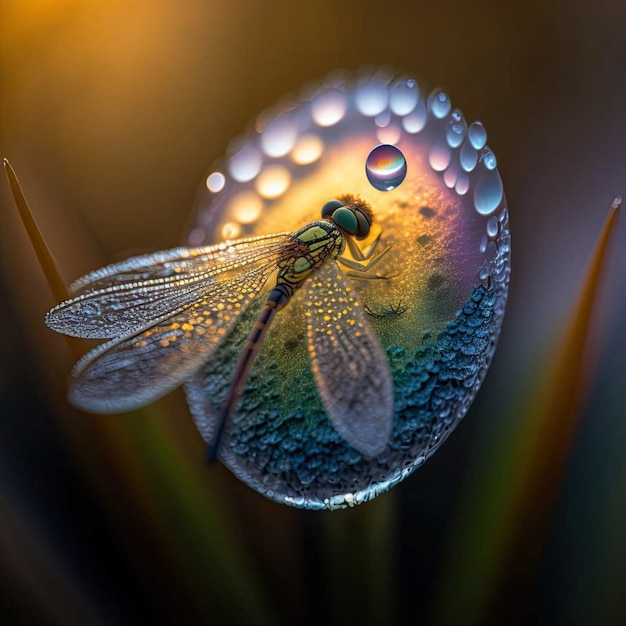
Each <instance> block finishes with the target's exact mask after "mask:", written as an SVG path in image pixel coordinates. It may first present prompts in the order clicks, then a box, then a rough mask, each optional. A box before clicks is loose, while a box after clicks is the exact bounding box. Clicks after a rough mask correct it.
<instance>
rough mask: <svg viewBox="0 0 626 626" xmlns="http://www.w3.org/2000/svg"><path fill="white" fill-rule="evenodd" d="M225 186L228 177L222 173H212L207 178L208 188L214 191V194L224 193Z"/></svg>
mask: <svg viewBox="0 0 626 626" xmlns="http://www.w3.org/2000/svg"><path fill="white" fill-rule="evenodd" d="M225 184H226V177H225V176H224V174H222V172H212V173H211V174H209V175H208V176H207V179H206V187H207V189H208V190H209V191H212V192H213V193H217V192H218V191H222V189H224V185H225Z"/></svg>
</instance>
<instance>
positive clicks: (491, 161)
mask: <svg viewBox="0 0 626 626" xmlns="http://www.w3.org/2000/svg"><path fill="white" fill-rule="evenodd" d="M480 160H481V161H482V162H483V163H484V165H485V167H486V168H487V169H488V170H495V169H496V165H498V160H497V159H496V155H495V154H494V153H493V152H492V151H491V148H489V147H487V148H485V149H484V150H483V153H482V155H481V157H480Z"/></svg>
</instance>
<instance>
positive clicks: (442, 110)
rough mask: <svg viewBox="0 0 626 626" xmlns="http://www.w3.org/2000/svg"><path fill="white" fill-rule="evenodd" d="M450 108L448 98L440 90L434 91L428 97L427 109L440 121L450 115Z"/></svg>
mask: <svg viewBox="0 0 626 626" xmlns="http://www.w3.org/2000/svg"><path fill="white" fill-rule="evenodd" d="M451 107H452V104H451V102H450V98H448V94H446V93H445V91H443V90H442V89H435V90H434V91H432V92H431V93H430V95H429V96H428V108H429V109H430V111H431V113H432V114H433V115H434V116H435V117H436V118H438V119H440V120H442V119H443V118H444V117H445V116H446V115H448V113H450V108H451Z"/></svg>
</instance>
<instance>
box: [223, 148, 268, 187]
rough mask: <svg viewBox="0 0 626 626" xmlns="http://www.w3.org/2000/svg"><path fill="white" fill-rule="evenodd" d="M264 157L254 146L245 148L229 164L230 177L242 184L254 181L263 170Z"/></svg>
mask: <svg viewBox="0 0 626 626" xmlns="http://www.w3.org/2000/svg"><path fill="white" fill-rule="evenodd" d="M262 163H263V157H262V156H261V153H260V152H259V151H258V150H257V149H256V148H255V147H254V146H252V145H247V146H244V147H243V148H242V149H241V150H239V152H237V153H236V154H234V155H233V156H232V157H231V158H230V160H229V162H228V171H229V172H230V175H231V176H232V177H233V178H234V179H235V180H236V181H237V182H240V183H245V182H248V181H249V180H252V179H253V178H254V177H255V176H256V175H257V174H258V173H259V171H260V170H261V165H262Z"/></svg>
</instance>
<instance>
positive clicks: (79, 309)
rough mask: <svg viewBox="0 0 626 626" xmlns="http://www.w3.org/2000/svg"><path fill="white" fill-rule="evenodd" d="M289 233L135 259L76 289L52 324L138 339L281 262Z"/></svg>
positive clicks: (84, 333) (80, 332)
mask: <svg viewBox="0 0 626 626" xmlns="http://www.w3.org/2000/svg"><path fill="white" fill-rule="evenodd" d="M288 238H289V233H279V234H275V235H267V236H262V237H255V238H251V239H239V240H236V241H232V242H224V243H221V244H218V245H215V246H207V247H201V248H175V249H173V250H167V251H164V252H155V253H153V254H147V255H143V256H139V257H134V258H132V259H128V260H126V261H122V262H121V263H115V264H113V265H109V266H107V267H104V268H102V269H99V270H96V271H94V272H91V273H90V274H87V275H86V276H84V277H83V278H80V279H79V280H77V281H76V282H75V283H73V285H72V286H71V288H70V291H71V293H72V294H73V295H74V296H75V297H74V298H72V299H71V300H67V301H65V302H62V303H61V304H59V305H57V306H55V307H54V308H53V309H51V310H50V312H49V313H48V314H47V315H46V324H47V325H48V326H49V327H50V328H52V329H53V330H56V331H57V332H60V333H64V334H66V335H72V336H75V337H85V338H91V339H107V338H111V337H124V336H128V335H131V334H133V333H136V332H138V331H140V330H142V329H144V328H147V327H148V326H150V325H152V324H154V323H156V322H158V321H159V320H161V319H162V318H163V317H166V316H168V315H170V316H173V315H176V314H177V313H179V312H182V311H183V310H184V309H185V308H186V307H188V306H189V305H190V304H191V303H193V302H194V301H195V300H197V299H199V298H201V297H202V295H203V293H204V292H205V291H206V290H208V289H210V288H211V286H212V284H213V283H215V282H223V281H228V280H230V278H231V277H232V276H233V275H234V274H238V273H240V272H242V271H243V268H245V267H254V266H258V265H264V264H265V263H267V262H268V261H270V260H273V261H276V259H278V257H279V256H280V255H281V253H284V251H285V250H284V248H285V244H286V242H287V241H288Z"/></svg>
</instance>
